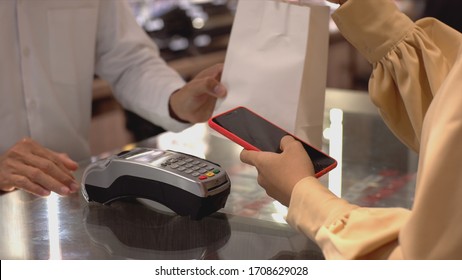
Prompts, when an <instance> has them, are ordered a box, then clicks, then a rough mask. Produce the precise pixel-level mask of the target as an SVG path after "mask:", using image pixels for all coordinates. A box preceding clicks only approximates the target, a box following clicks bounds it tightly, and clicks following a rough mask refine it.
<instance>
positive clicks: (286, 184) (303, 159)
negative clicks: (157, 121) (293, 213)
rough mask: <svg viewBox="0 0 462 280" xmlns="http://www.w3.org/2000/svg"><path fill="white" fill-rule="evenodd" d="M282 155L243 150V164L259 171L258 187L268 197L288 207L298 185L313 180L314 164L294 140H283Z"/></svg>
mask: <svg viewBox="0 0 462 280" xmlns="http://www.w3.org/2000/svg"><path fill="white" fill-rule="evenodd" d="M281 150H282V152H281V153H273V152H262V151H251V150H245V149H244V150H242V152H241V155H240V158H241V161H242V162H244V163H247V164H250V165H252V166H255V167H256V169H257V170H258V178H257V181H258V184H259V185H260V186H262V187H263V188H264V189H265V190H266V193H267V194H268V195H269V196H271V197H273V198H274V199H276V200H278V201H279V202H281V203H282V204H284V205H286V206H288V205H289V202H290V197H291V194H292V190H293V188H294V186H295V184H297V183H298V181H300V180H301V179H303V178H305V177H308V176H314V175H315V173H314V168H313V163H312V162H311V159H310V157H309V156H308V154H307V153H306V151H305V149H304V147H303V145H302V144H301V143H300V142H299V141H297V140H295V139H294V138H293V137H292V136H289V135H288V136H284V137H283V138H282V140H281Z"/></svg>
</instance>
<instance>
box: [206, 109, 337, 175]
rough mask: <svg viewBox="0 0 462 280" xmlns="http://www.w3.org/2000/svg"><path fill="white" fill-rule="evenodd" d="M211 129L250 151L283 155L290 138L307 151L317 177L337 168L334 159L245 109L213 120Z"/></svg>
mask: <svg viewBox="0 0 462 280" xmlns="http://www.w3.org/2000/svg"><path fill="white" fill-rule="evenodd" d="M209 125H210V127H211V128H213V129H215V130H216V131H218V132H220V133H221V134H223V135H224V136H226V137H228V138H229V139H231V140H232V141H234V142H236V143H237V144H239V145H241V146H242V147H243V148H244V149H246V150H253V151H264V152H272V153H275V156H276V155H277V154H279V153H281V140H282V139H283V137H284V136H286V135H290V136H291V138H292V139H293V141H295V140H297V142H298V145H299V146H301V147H302V148H303V154H304V155H306V156H307V157H308V158H309V159H311V160H310V163H311V164H310V170H312V169H313V167H314V175H315V177H320V176H322V175H323V174H326V173H327V172H329V171H330V170H332V169H334V168H335V166H337V162H336V161H335V159H333V158H332V157H330V156H328V155H326V154H324V153H323V152H322V151H320V150H318V149H316V148H314V147H312V146H310V145H309V144H307V143H305V142H303V141H301V140H300V139H298V138H296V137H295V136H293V135H291V134H290V133H288V132H287V131H285V130H284V129H282V128H280V127H278V126H276V125H275V124H273V123H271V122H270V121H268V120H266V119H265V118H263V117H261V116H260V115H258V114H256V113H254V112H252V111H251V110H249V109H247V108H245V107H237V108H234V109H232V110H229V111H227V112H224V113H222V114H219V115H217V116H214V117H212V118H211V119H210V120H209Z"/></svg>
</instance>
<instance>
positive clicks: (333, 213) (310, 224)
mask: <svg viewBox="0 0 462 280" xmlns="http://www.w3.org/2000/svg"><path fill="white" fill-rule="evenodd" d="M355 208H358V206H356V205H352V204H350V203H348V202H347V201H345V200H344V199H341V198H338V197H337V196H335V195H334V194H333V193H332V192H330V191H329V190H328V189H327V188H326V187H325V186H324V185H322V184H321V183H320V182H319V181H318V179H316V178H314V177H306V178H304V179H302V180H300V181H299V182H298V183H297V184H296V185H295V187H294V190H293V191H292V197H291V200H290V204H289V212H288V214H287V218H286V220H287V223H289V224H290V225H291V226H292V227H294V228H296V229H297V230H298V231H300V232H303V233H304V234H305V235H307V236H308V237H310V238H311V239H313V240H314V237H315V235H316V233H317V232H318V230H319V229H320V228H321V227H322V226H326V225H330V224H331V223H332V222H334V221H336V220H337V219H338V218H339V217H341V216H343V215H345V214H346V213H348V212H350V211H351V210H353V209H355Z"/></svg>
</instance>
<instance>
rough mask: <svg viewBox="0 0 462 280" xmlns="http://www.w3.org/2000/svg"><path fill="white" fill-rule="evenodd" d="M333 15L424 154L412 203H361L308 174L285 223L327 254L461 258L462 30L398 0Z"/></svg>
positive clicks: (378, 92) (402, 135) (389, 115)
mask: <svg viewBox="0 0 462 280" xmlns="http://www.w3.org/2000/svg"><path fill="white" fill-rule="evenodd" d="M333 18H334V20H335V22H336V23H337V25H338V27H339V29H340V31H341V32H342V34H343V35H344V36H345V38H347V40H348V41H350V42H351V44H352V45H354V46H355V47H356V48H357V49H358V50H359V52H360V53H361V54H362V55H364V56H365V57H366V58H367V59H368V60H369V62H370V63H372V65H373V73H372V76H371V79H370V82H369V94H370V97H371V99H372V101H373V102H374V104H375V105H376V106H377V107H378V109H379V112H380V114H381V115H382V117H383V119H384V121H385V122H386V123H387V125H388V127H389V128H390V129H391V130H392V131H393V132H394V133H395V135H396V136H397V137H398V138H399V139H400V140H401V141H402V142H403V143H405V144H406V145H407V146H408V147H410V148H412V149H413V150H415V151H418V152H419V169H418V173H417V182H416V196H415V199H414V205H413V209H412V211H409V210H407V209H400V208H363V207H358V206H355V205H352V204H349V203H348V202H347V201H345V200H342V199H340V198H337V197H336V196H334V195H333V194H332V193H330V192H329V191H328V190H327V188H325V187H324V186H322V185H321V183H320V182H319V181H318V180H317V179H315V178H305V179H303V180H301V181H300V182H298V183H297V185H296V186H295V188H294V190H293V193H292V197H291V201H290V205H289V212H288V215H287V222H288V223H289V224H290V225H292V226H293V227H295V228H296V229H298V230H299V231H301V232H303V233H305V234H306V235H307V236H308V237H310V238H311V239H313V240H315V241H316V242H317V244H318V245H319V246H320V247H321V249H322V250H323V252H324V254H325V256H326V258H327V259H361V258H374V259H395V258H406V259H461V258H462V239H461V236H462V226H461V225H460V224H461V223H460V221H461V220H462V203H461V201H462V172H460V161H461V159H462V144H461V143H462V140H461V139H462V110H461V109H460V108H462V94H461V91H462V79H461V77H462V36H461V34H460V33H459V32H457V31H455V30H453V29H451V28H449V27H448V26H446V25H444V24H443V23H441V22H439V21H437V20H435V19H423V20H420V21H418V22H416V23H413V22H412V21H411V20H410V19H409V18H408V17H407V16H405V15H404V14H402V13H401V12H400V11H399V10H398V9H397V8H396V6H395V4H394V3H393V1H391V0H348V1H347V2H346V4H344V5H342V7H341V8H339V9H338V10H337V11H336V12H335V13H334V14H333Z"/></svg>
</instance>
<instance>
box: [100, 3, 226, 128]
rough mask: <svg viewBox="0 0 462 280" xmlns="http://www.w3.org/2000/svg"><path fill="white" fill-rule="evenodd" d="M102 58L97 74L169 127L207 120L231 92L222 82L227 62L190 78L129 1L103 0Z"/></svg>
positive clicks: (126, 102) (125, 102) (129, 104)
mask: <svg viewBox="0 0 462 280" xmlns="http://www.w3.org/2000/svg"><path fill="white" fill-rule="evenodd" d="M96 57H97V62H96V73H97V74H98V75H99V76H101V77H102V78H103V79H105V80H107V81H108V82H109V83H110V84H111V86H112V89H113V93H114V95H115V97H116V98H117V100H118V101H119V102H120V103H121V104H122V106H123V107H125V108H126V109H128V110H130V111H133V112H135V113H137V114H138V115H140V116H141V117H143V118H144V119H146V120H149V121H150V122H152V123H155V124H156V125H159V126H161V127H163V128H164V129H166V130H171V131H179V130H182V129H184V128H186V127H188V126H190V123H195V122H197V121H198V120H200V121H205V116H206V114H204V112H207V113H210V112H211V111H212V110H213V108H211V107H214V104H215V101H216V99H217V98H221V97H223V96H224V95H225V94H226V90H224V89H223V88H222V87H216V86H217V85H221V84H220V83H219V76H220V74H221V67H222V66H221V65H215V66H212V67H210V68H208V69H206V70H204V71H203V72H201V73H200V74H198V75H197V76H196V77H195V78H194V79H193V80H191V81H190V82H189V83H185V81H184V80H183V78H182V77H181V76H180V75H179V74H178V73H177V72H176V71H174V70H173V69H172V68H170V67H169V66H168V65H167V64H166V62H165V61H164V60H163V59H162V58H161V56H160V53H159V50H158V47H157V46H156V45H155V44H154V42H153V41H152V39H150V38H149V37H148V36H147V35H146V34H145V32H144V31H143V30H142V29H141V28H140V26H138V24H137V23H136V22H135V20H134V18H133V15H132V13H131V11H130V9H129V7H128V5H127V2H126V1H100V9H99V16H98V34H97V53H96ZM214 89H217V91H214ZM185 104H187V105H188V106H184V105H185ZM204 108H205V109H206V110H205V111H202V109H204ZM210 114H211V113H210ZM207 116H209V115H207Z"/></svg>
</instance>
